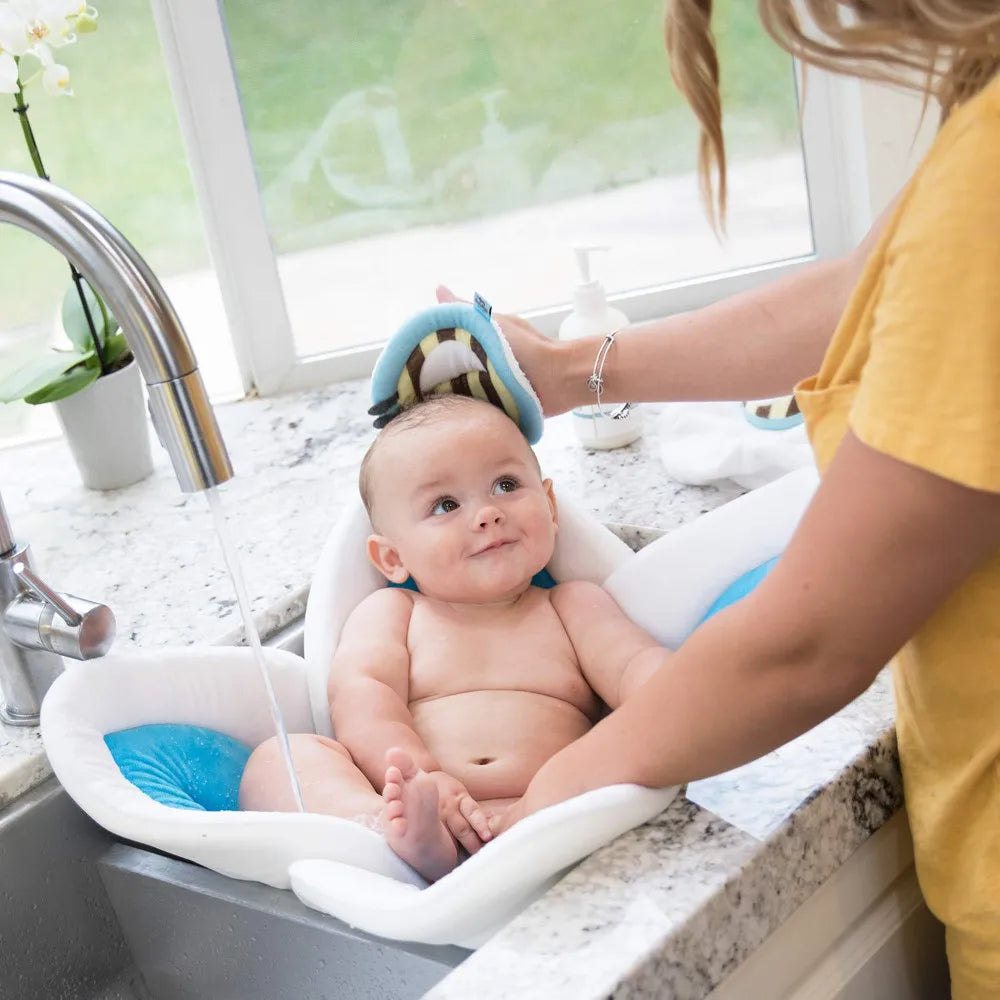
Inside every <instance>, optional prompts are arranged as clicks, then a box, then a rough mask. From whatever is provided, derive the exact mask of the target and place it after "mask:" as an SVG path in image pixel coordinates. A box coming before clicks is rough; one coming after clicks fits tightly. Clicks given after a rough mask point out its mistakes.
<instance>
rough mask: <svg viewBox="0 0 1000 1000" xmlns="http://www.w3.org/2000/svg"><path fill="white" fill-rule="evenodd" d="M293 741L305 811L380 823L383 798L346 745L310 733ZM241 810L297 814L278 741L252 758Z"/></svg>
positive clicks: (267, 744)
mask: <svg viewBox="0 0 1000 1000" xmlns="http://www.w3.org/2000/svg"><path fill="white" fill-rule="evenodd" d="M288 739H289V743H290V744H291V749H292V763H293V765H294V767H295V773H296V775H297V776H298V779H299V788H300V789H301V791H302V802H303V805H304V806H305V808H306V812H312V813H325V814H326V815H328V816H340V817H341V818H342V819H354V820H360V821H362V822H366V823H367V825H373V824H374V822H375V821H377V819H378V818H379V817H380V816H381V814H382V798H381V796H380V795H379V794H378V792H376V791H375V789H374V788H372V786H371V782H369V780H368V779H367V778H366V777H365V776H364V774H363V773H362V772H361V771H360V770H359V769H358V767H357V765H356V764H355V763H354V761H353V760H352V759H351V755H350V753H348V752H347V750H346V749H345V748H344V747H343V746H341V745H340V744H339V743H337V742H336V740H331V739H328V738H327V737H326V736H315V735H313V734H311V733H300V734H295V735H292V736H289V738H288ZM240 808H241V809H250V810H259V811H264V812H269V811H275V812H295V811H296V810H297V808H298V807H297V806H296V804H295V797H294V795H293V794H292V788H291V782H290V781H289V780H288V769H287V768H286V766H285V759H284V757H283V756H282V754H281V749H280V747H279V745H278V740H277V738H272V739H269V740H266V741H265V742H264V743H261V745H260V746H259V747H257V749H256V750H254V752H253V753H252V754H251V755H250V759H249V760H248V761H247V766H246V769H245V770H244V771H243V778H242V780H241V781H240Z"/></svg>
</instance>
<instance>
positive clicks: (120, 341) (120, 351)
mask: <svg viewBox="0 0 1000 1000" xmlns="http://www.w3.org/2000/svg"><path fill="white" fill-rule="evenodd" d="M131 350H132V348H131V347H129V346H128V341H127V340H126V339H125V334H124V333H122V332H121V330H119V331H118V332H117V333H113V334H112V335H111V336H110V337H108V339H107V340H106V341H105V343H104V363H105V364H106V365H107V366H108V368H110V369H112V370H114V369H115V367H116V366H117V367H121V365H120V364H119V362H120V361H121V360H122V358H124V357H125V355H126V354H129V353H130V352H131Z"/></svg>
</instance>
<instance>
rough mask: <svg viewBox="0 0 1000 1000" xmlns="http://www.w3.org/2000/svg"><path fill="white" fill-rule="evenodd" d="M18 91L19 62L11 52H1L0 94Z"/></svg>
mask: <svg viewBox="0 0 1000 1000" xmlns="http://www.w3.org/2000/svg"><path fill="white" fill-rule="evenodd" d="M16 93H17V63H16V62H14V57H13V56H12V55H11V54H10V53H9V52H0V94H16Z"/></svg>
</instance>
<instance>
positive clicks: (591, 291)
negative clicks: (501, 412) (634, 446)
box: [559, 246, 642, 449]
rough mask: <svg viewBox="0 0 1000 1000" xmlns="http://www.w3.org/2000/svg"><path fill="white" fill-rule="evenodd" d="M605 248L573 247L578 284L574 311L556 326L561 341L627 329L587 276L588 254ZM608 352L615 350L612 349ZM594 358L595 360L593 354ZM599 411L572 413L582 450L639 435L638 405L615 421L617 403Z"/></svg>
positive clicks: (598, 285)
mask: <svg viewBox="0 0 1000 1000" xmlns="http://www.w3.org/2000/svg"><path fill="white" fill-rule="evenodd" d="M607 249H608V248H607V247H598V246H578V247H574V248H573V252H574V253H575V254H576V262H577V266H578V267H579V269H580V283H579V284H578V285H577V286H576V288H574V289H573V311H572V312H571V313H570V314H569V315H568V316H567V317H566V318H565V319H564V320H563V321H562V324H561V325H560V327H559V339H560V340H577V339H578V338H580V337H593V336H607V335H608V334H609V333H614V332H615V331H617V330H622V329H624V328H625V327H627V326H628V317H627V316H626V315H625V314H624V313H623V312H622V311H621V310H620V309H615V308H614V307H613V306H609V305H608V300H607V296H606V295H605V293H604V286H603V285H602V284H601V283H600V282H599V281H596V280H593V279H592V278H591V277H590V254H591V253H592V252H593V251H594V250H607ZM611 350H612V351H614V346H612V348H611ZM594 356H595V360H596V357H597V352H596V351H595V352H594ZM602 408H603V411H604V412H603V413H602V412H601V409H602ZM602 408H599V407H597V406H581V407H579V408H578V409H575V410H574V411H573V426H574V427H575V428H576V435H577V437H578V438H579V439H580V441H581V443H582V444H583V445H584V447H586V448H601V449H606V448H621V447H622V446H623V445H626V444H631V443H632V442H633V441H635V440H636V438H638V437H639V436H640V435H641V434H642V411H641V410H640V409H639V408H638V407H637V406H635V405H632V406H631V407H630V408H629V410H628V412H627V413H625V414H624V415H623V416H622V417H620V418H619V419H617V420H614V419H612V416H611V414H612V413H615V412H616V411H618V410H620V408H621V404H620V403H617V402H614V403H604V404H603V407H602Z"/></svg>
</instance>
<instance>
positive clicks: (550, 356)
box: [437, 285, 585, 417]
mask: <svg viewBox="0 0 1000 1000" xmlns="http://www.w3.org/2000/svg"><path fill="white" fill-rule="evenodd" d="M437 300H438V302H461V301H463V300H462V299H459V297H458V296H457V295H455V293H454V292H452V291H451V289H449V288H446V287H445V286H444V285H439V286H438V288H437ZM493 319H494V320H495V321H496V323H497V325H498V326H499V327H500V329H501V330H502V331H503V335H504V336H505V337H506V338H507V340H508V341H509V342H510V346H511V350H512V351H513V352H514V357H516V358H517V363H518V364H519V365H520V366H521V370H522V371H523V372H524V374H525V375H527V376H528V381H529V382H530V383H531V385H532V387H533V388H534V390H535V392H536V393H537V394H538V398H539V399H540V400H541V403H542V411H543V412H544V414H545V416H547V417H551V416H553V415H554V414H556V413H563V412H565V411H566V410H569V409H572V408H573V406H576V405H579V404H578V401H577V400H576V399H574V398H573V396H572V394H571V393H570V392H567V390H566V388H565V386H564V383H565V382H566V375H567V372H568V370H569V360H568V357H569V353H570V351H571V349H572V346H573V345H572V344H569V343H560V342H559V341H557V340H552V339H551V338H549V337H546V336H545V334H544V333H541V332H540V331H538V330H536V329H535V328H534V327H533V326H532V325H531V324H530V323H529V322H528V321H527V320H523V319H521V318H520V317H519V316H507V315H501V314H500V313H497V312H494V313H493ZM584 384H585V379H583V380H581V386H582V385H584Z"/></svg>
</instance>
